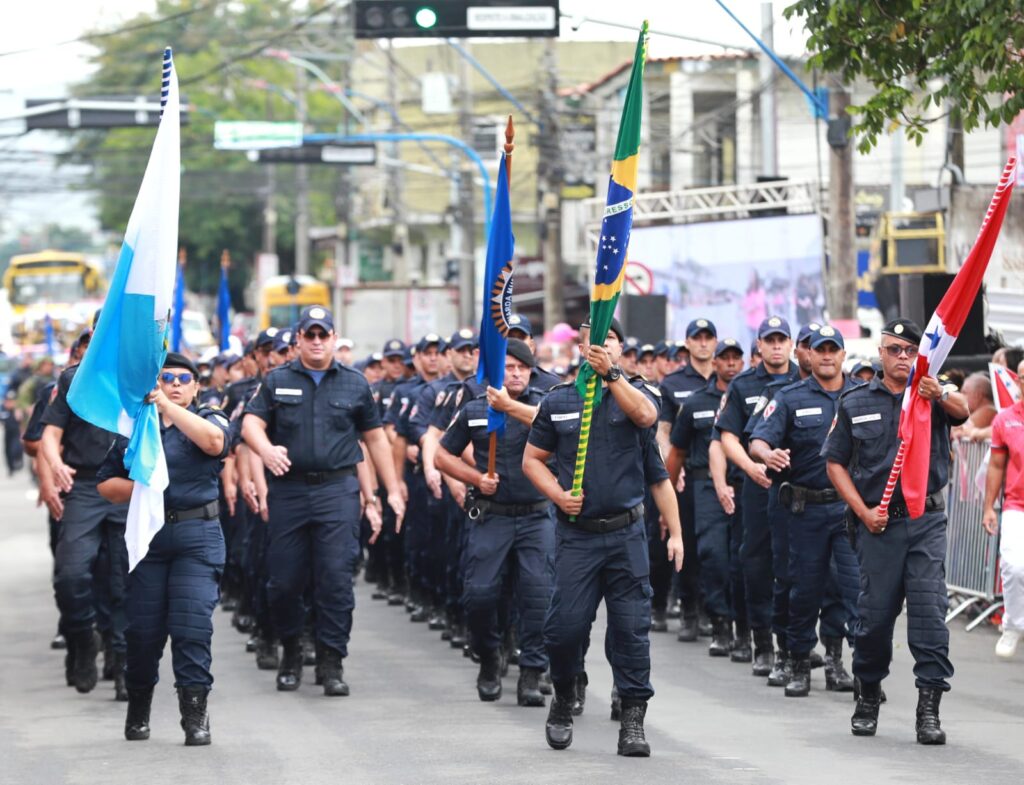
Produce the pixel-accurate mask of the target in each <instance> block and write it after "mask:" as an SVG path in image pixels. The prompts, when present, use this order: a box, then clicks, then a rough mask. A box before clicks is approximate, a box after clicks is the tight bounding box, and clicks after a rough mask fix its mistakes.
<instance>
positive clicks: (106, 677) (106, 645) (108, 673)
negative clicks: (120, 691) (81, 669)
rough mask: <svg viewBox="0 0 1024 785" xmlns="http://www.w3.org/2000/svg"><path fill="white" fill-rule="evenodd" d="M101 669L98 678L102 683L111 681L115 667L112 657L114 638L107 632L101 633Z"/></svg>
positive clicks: (113, 657) (113, 656)
mask: <svg viewBox="0 0 1024 785" xmlns="http://www.w3.org/2000/svg"><path fill="white" fill-rule="evenodd" d="M102 638H103V669H102V670H101V671H100V678H101V679H102V680H103V681H113V679H114V668H116V667H117V663H116V662H115V655H114V636H113V635H112V634H111V633H110V631H109V630H108V631H107V632H105V633H103V635H102Z"/></svg>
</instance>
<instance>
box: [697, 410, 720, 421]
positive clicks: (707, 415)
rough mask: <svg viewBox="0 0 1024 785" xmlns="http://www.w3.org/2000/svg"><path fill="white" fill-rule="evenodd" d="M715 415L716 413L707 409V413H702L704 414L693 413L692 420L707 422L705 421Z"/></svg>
mask: <svg viewBox="0 0 1024 785" xmlns="http://www.w3.org/2000/svg"><path fill="white" fill-rule="evenodd" d="M715 414H716V412H715V410H714V409H708V410H707V411H704V412H694V413H693V419H695V420H707V419H709V418H711V417H714V416H715Z"/></svg>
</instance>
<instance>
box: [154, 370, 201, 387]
mask: <svg viewBox="0 0 1024 785" xmlns="http://www.w3.org/2000/svg"><path fill="white" fill-rule="evenodd" d="M194 378H195V376H193V375H192V372H191V371H184V372H182V373H171V372H170V371H164V372H163V373H161V374H160V381H162V382H163V383H164V384H174V382H175V380H177V381H178V382H180V383H181V384H191V383H192V380H193V379H194Z"/></svg>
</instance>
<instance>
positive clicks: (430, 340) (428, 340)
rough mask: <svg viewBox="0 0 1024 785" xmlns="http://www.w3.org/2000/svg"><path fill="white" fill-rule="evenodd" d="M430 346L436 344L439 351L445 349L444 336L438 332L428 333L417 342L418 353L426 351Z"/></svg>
mask: <svg viewBox="0 0 1024 785" xmlns="http://www.w3.org/2000/svg"><path fill="white" fill-rule="evenodd" d="M428 346H436V347H437V350H438V351H439V352H443V351H444V349H445V346H444V338H442V337H441V336H440V335H438V334H437V333H427V334H426V335H424V336H423V337H422V338H420V340H419V343H417V344H416V353H417V354H418V353H420V352H425V351H426V350H427V347H428Z"/></svg>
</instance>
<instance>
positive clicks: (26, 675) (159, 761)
mask: <svg viewBox="0 0 1024 785" xmlns="http://www.w3.org/2000/svg"><path fill="white" fill-rule="evenodd" d="M30 493H31V491H30V490H29V486H28V484H27V480H26V479H25V477H24V475H22V476H21V477H20V478H15V479H14V480H6V479H3V480H0V511H2V512H0V597H2V598H3V599H2V603H0V783H3V785H6V784H7V783H12V784H13V783H17V784H18V785H35V783H39V784H40V785H44V784H45V785H56V784H57V783H75V785H91V784H92V783H103V784H105V785H106V784H107V783H109V784H111V785H113V784H115V783H132V784H133V785H134V784H135V783H147V784H148V783H165V782H166V783H169V782H174V783H183V784H186V785H205V784H206V783H212V784H214V785H233V784H234V783H239V784H240V785H259V784H260V783H274V784H275V785H277V784H279V783H281V784H290V783H303V784H304V785H316V784H317V783H331V784H332V785H334V784H335V783H339V782H343V783H346V784H348V783H354V784H356V785H359V784H361V783H559V784H562V783H587V785H597V784H598V783H622V782H626V781H632V782H636V781H645V782H648V783H669V782H672V783H676V782H686V783H769V782H772V783H789V784H790V785H797V784H799V783H808V784H809V785H810V784H813V785H818V783H821V782H828V783H858V784H865V785H875V784H876V783H918V782H922V783H923V782H927V783H929V785H939V784H940V783H966V782H976V781H977V782H984V783H986V785H993V784H995V783H1003V782H1005V783H1018V782H1020V781H1021V777H1022V772H1024V653H1022V655H1021V656H1019V657H1018V659H1017V660H1016V661H1013V662H1010V663H1005V662H1001V661H997V660H996V658H995V657H994V655H993V654H992V648H993V646H994V643H995V638H996V634H995V632H994V630H991V629H979V630H976V631H974V632H972V633H969V634H968V633H965V632H964V630H963V624H962V622H959V621H955V622H953V625H954V629H953V634H952V660H953V662H954V664H955V666H956V668H957V674H956V677H955V680H954V682H953V691H952V692H951V693H949V694H948V695H947V696H946V699H945V700H944V701H943V704H942V716H943V725H944V727H945V728H946V730H947V732H948V735H949V742H948V744H947V745H946V746H945V747H941V748H925V747H921V746H919V745H917V744H915V742H914V708H915V705H916V691H915V689H914V685H913V677H912V673H911V658H910V654H909V652H908V650H907V647H906V644H905V643H904V642H903V641H902V636H903V635H904V631H903V627H902V625H901V626H900V627H899V628H898V642H897V648H896V659H895V663H894V665H893V670H892V675H891V676H890V678H889V679H888V680H887V681H886V682H885V688H886V691H887V693H888V697H889V702H888V703H887V704H885V705H884V706H883V707H882V717H881V728H880V731H879V735H878V736H877V737H876V738H874V739H859V738H855V737H853V736H852V735H851V734H850V732H849V716H850V712H851V710H852V708H853V704H852V701H851V699H850V696H849V695H837V694H833V693H828V692H825V690H824V684H823V676H822V675H821V671H815V672H814V676H813V684H812V694H811V696H810V697H809V698H805V699H792V698H790V699H787V698H784V697H783V695H782V691H781V690H778V689H769V688H768V687H766V686H764V682H763V680H759V679H754V678H752V677H751V676H750V675H749V666H744V665H737V664H732V663H729V662H728V661H722V660H718V659H711V658H709V657H708V656H707V650H706V641H703V642H702V643H700V644H683V643H678V642H676V640H675V635H674V634H659V635H653V636H652V637H653V641H652V656H653V682H654V686H655V689H656V690H657V695H656V696H655V698H654V699H653V700H652V701H651V704H650V709H649V712H648V721H647V728H648V739H649V741H650V742H651V746H652V749H653V756H652V757H651V758H650V759H648V760H638V759H623V758H619V757H618V756H616V754H615V744H616V734H617V724H616V723H612V722H610V721H609V720H608V700H607V696H608V693H609V690H610V688H611V676H610V671H609V668H608V666H607V664H606V663H604V662H603V658H602V657H601V656H600V651H601V646H600V644H599V642H600V641H601V640H602V637H601V636H602V635H603V629H602V628H601V627H600V626H598V627H596V628H595V631H594V635H595V638H594V640H595V641H596V642H598V645H595V646H594V647H592V657H591V662H590V663H589V667H588V671H589V674H590V681H591V689H590V691H589V694H588V702H587V709H586V713H585V714H584V716H583V717H581V718H578V719H577V722H576V731H575V740H574V742H573V746H572V747H571V748H570V749H569V750H568V751H565V752H554V751H552V750H549V749H548V747H547V745H546V744H545V742H544V729H543V725H544V718H545V716H546V710H543V709H525V708H519V707H517V706H516V705H515V678H514V670H515V669H514V668H513V675H510V676H509V678H507V679H506V680H505V696H504V697H503V698H502V699H501V701H499V702H498V703H496V704H483V703H481V702H480V701H479V700H478V699H477V697H476V691H475V687H474V683H475V677H476V668H475V666H473V665H472V664H470V662H469V660H466V659H463V658H462V657H461V656H460V655H459V654H456V653H455V652H454V651H453V650H451V649H450V648H449V647H448V646H447V644H444V643H442V642H440V640H439V639H438V636H437V633H432V632H429V631H428V630H427V629H426V627H425V625H414V624H411V623H410V622H409V621H408V619H407V617H406V615H405V614H404V613H403V612H402V611H401V609H396V608H388V607H385V606H384V605H383V604H382V603H379V602H374V601H372V600H371V599H370V595H369V590H368V587H367V586H366V585H365V584H360V586H359V591H358V593H357V608H356V617H355V629H354V634H353V639H352V645H351V656H350V657H349V658H348V660H346V663H345V675H346V679H347V681H348V682H349V684H350V685H351V688H352V695H351V696H350V697H348V698H334V699H328V698H324V697H323V696H322V694H321V693H320V690H319V689H318V688H316V687H314V686H313V684H312V679H311V678H309V677H310V676H311V675H312V674H311V672H310V670H309V669H307V671H306V676H307V679H306V681H305V682H304V683H303V686H302V688H301V689H300V690H299V691H298V692H297V693H278V692H276V691H275V689H274V680H273V674H272V673H267V672H260V671H257V670H256V668H255V665H254V664H253V659H252V656H251V655H247V654H245V652H244V639H243V637H242V636H241V635H239V634H238V633H236V632H235V631H234V630H233V629H232V628H231V626H230V624H229V623H228V615H227V614H226V613H223V612H221V611H220V610H218V611H217V613H216V617H215V625H216V627H215V630H216V631H215V635H214V665H213V667H214V675H215V677H216V685H215V689H214V692H213V694H212V695H211V697H210V711H211V728H212V732H213V739H214V742H213V745H212V746H210V747H205V748H188V749H186V748H185V747H183V746H182V738H183V737H182V733H181V730H180V728H179V727H178V714H177V702H176V699H175V696H174V692H173V688H172V686H171V685H172V684H173V676H172V674H171V670H170V662H169V660H170V655H169V654H168V655H166V656H165V658H164V661H163V663H162V666H163V667H162V671H161V678H162V681H161V683H160V685H159V686H158V688H157V694H156V696H155V698H154V708H153V720H152V727H153V734H152V738H151V739H150V740H149V741H148V742H133V743H129V742H126V741H124V739H123V737H122V728H123V724H124V704H118V703H114V701H113V700H112V696H113V691H112V688H111V686H110V683H109V682H101V684H100V686H99V687H98V688H97V689H96V690H94V691H93V692H92V693H90V694H89V695H79V694H77V693H76V692H74V690H72V689H70V688H68V687H65V686H64V685H63V672H62V661H63V653H62V652H51V651H50V650H49V649H48V644H49V640H50V636H51V635H52V634H53V631H54V627H55V624H56V611H55V609H54V606H53V597H52V590H51V587H50V570H51V560H50V553H49V550H48V549H47V544H46V526H45V518H44V516H43V513H42V511H41V510H37V509H35V508H34V507H33V502H32V500H31V499H30V498H29V495H30ZM602 622H603V613H602V614H599V625H600V624H601V623H602Z"/></svg>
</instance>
